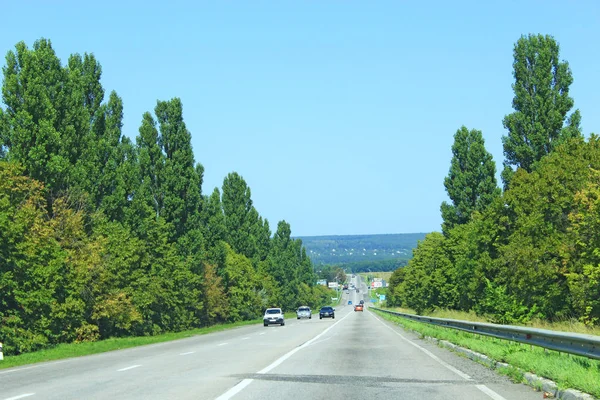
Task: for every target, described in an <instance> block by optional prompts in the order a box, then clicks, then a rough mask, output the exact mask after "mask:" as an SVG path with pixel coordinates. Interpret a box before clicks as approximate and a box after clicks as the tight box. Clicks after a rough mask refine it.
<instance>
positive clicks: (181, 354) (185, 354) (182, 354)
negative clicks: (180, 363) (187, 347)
mask: <svg viewBox="0 0 600 400" xmlns="http://www.w3.org/2000/svg"><path fill="white" fill-rule="evenodd" d="M194 353H195V351H188V352H187V353H179V355H180V356H187V355H188V354H194Z"/></svg>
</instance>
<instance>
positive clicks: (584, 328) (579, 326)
mask: <svg viewBox="0 0 600 400" xmlns="http://www.w3.org/2000/svg"><path fill="white" fill-rule="evenodd" d="M387 309H388V310H391V311H398V312H402V313H405V314H416V312H415V311H414V310H411V309H410V308H402V307H389V308H387ZM427 316H428V317H436V318H449V319H458V320H462V321H473V322H490V321H488V320H487V319H486V318H484V317H482V316H479V315H477V314H475V313H474V312H473V311H470V312H465V311H456V310H443V309H436V310H434V311H432V312H428V313H427ZM520 326H527V327H530V328H538V329H549V330H553V331H561V332H573V333H583V334H587V335H596V336H600V326H592V325H586V324H584V323H583V322H580V321H577V320H574V319H570V320H563V321H559V322H548V321H545V320H540V319H534V320H533V321H531V322H530V323H527V324H520Z"/></svg>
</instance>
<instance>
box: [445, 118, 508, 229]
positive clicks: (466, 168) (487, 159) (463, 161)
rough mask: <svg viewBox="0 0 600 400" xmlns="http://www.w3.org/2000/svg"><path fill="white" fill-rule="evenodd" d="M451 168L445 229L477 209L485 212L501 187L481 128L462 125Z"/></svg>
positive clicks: (458, 133)
mask: <svg viewBox="0 0 600 400" xmlns="http://www.w3.org/2000/svg"><path fill="white" fill-rule="evenodd" d="M452 155H453V156H452V161H451V163H450V172H449V173H448V176H447V177H446V178H445V179H444V186H445V187H446V192H447V193H448V197H450V200H451V201H452V204H448V203H446V202H443V203H442V206H441V211H442V219H443V220H444V222H443V223H442V230H443V231H444V233H447V232H448V231H449V230H450V229H452V227H453V226H455V225H460V224H465V223H467V222H469V220H470V219H471V215H472V214H473V212H474V211H479V212H482V211H483V210H485V209H486V208H487V207H488V206H489V205H490V204H491V203H492V202H493V201H494V199H495V198H496V197H498V196H499V195H500V189H499V188H498V186H497V183H496V176H495V175H496V163H495V162H494V160H493V159H492V155H491V154H490V153H488V152H487V150H486V149H485V145H484V140H483V136H482V134H481V131H478V130H475V129H472V130H470V131H469V130H468V129H467V128H466V127H464V126H463V127H461V128H460V129H459V130H458V131H456V134H455V135H454V144H453V145H452Z"/></svg>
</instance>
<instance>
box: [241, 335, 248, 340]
mask: <svg viewBox="0 0 600 400" xmlns="http://www.w3.org/2000/svg"><path fill="white" fill-rule="evenodd" d="M248 339H250V337H248V336H247V337H243V338H242V340H248Z"/></svg>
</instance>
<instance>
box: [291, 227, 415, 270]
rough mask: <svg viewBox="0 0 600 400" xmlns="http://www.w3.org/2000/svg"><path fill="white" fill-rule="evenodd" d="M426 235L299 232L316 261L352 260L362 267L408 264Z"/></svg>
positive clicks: (311, 256)
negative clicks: (312, 234)
mask: <svg viewBox="0 0 600 400" xmlns="http://www.w3.org/2000/svg"><path fill="white" fill-rule="evenodd" d="M425 235H426V233H396V234H388V235H343V236H299V237H298V239H302V243H303V244H304V246H305V247H306V252H307V254H308V255H309V257H310V258H311V260H312V261H313V264H315V265H319V264H329V265H331V264H335V265H341V264H350V265H352V266H356V267H360V266H362V265H368V264H370V265H379V264H385V265H405V264H406V261H408V260H409V259H411V258H412V250H413V249H414V248H415V247H417V243H418V242H419V240H423V239H424V238H425ZM384 260H386V261H385V262H384ZM388 260H390V261H388ZM393 260H395V261H396V262H394V261H393ZM353 269H354V268H353ZM360 269H362V268H360Z"/></svg>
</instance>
